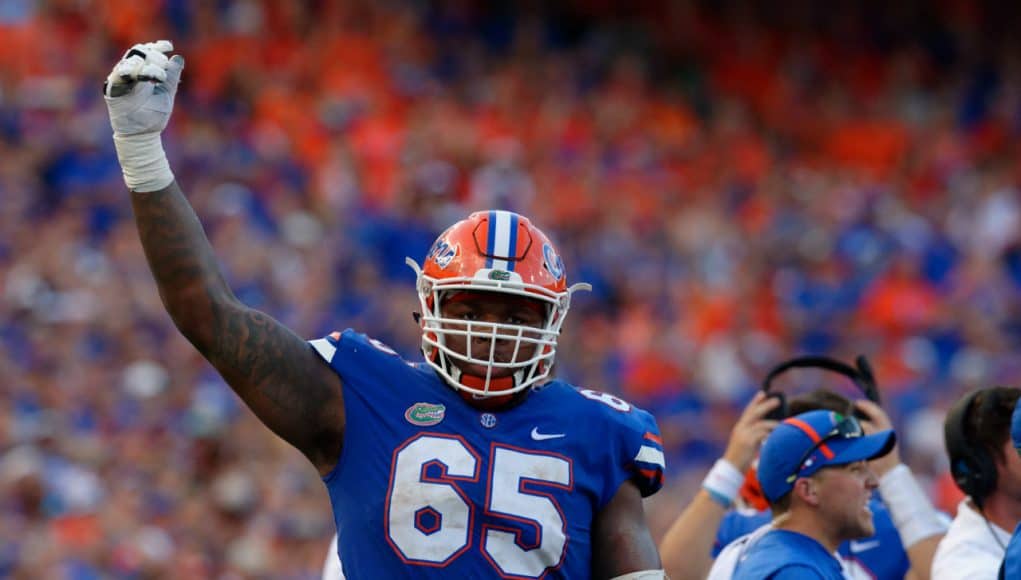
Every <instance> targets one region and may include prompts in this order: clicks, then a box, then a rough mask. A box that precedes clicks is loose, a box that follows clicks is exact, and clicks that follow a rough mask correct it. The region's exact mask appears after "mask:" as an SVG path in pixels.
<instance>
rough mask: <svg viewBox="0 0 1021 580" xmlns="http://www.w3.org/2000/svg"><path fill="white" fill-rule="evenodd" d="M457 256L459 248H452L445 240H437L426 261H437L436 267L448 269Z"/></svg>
mask: <svg viewBox="0 0 1021 580" xmlns="http://www.w3.org/2000/svg"><path fill="white" fill-rule="evenodd" d="M456 255H457V246H451V245H450V244H448V243H447V241H446V240H444V239H439V240H436V243H435V244H433V247H432V249H431V250H429V255H428V256H426V260H435V261H436V265H437V266H439V267H440V268H446V267H447V266H449V265H450V262H451V261H452V260H453V259H454V256H456Z"/></svg>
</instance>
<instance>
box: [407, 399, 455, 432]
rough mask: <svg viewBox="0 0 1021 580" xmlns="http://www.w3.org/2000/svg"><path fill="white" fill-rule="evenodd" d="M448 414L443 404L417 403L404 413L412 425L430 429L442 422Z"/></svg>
mask: <svg viewBox="0 0 1021 580" xmlns="http://www.w3.org/2000/svg"><path fill="white" fill-rule="evenodd" d="M446 412H447V408H446V407H445V406H443V405H442V404H438V403H437V404H434V403H415V404H414V405H412V406H410V407H408V410H407V411H405V412H404V418H405V419H407V420H408V423H411V424H412V425H418V426H419V427H428V426H430V425H435V424H437V423H439V422H440V421H442V420H443V416H444V415H445V414H446Z"/></svg>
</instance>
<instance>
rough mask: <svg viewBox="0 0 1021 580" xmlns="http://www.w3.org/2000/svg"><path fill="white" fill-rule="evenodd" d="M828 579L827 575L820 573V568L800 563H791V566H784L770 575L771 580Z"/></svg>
mask: <svg viewBox="0 0 1021 580" xmlns="http://www.w3.org/2000/svg"><path fill="white" fill-rule="evenodd" d="M816 578H817V579H818V580H826V577H825V576H823V575H822V574H820V573H819V571H818V570H816V569H815V568H812V567H811V566H801V565H799V564H791V565H790V566H784V567H783V568H780V569H779V570H777V571H776V572H774V573H772V574H770V575H769V579H770V580H806V579H807V580H813V579H816Z"/></svg>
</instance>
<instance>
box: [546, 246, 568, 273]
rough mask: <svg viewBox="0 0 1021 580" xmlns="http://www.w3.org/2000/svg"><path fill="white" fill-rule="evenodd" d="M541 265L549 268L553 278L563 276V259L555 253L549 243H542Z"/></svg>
mask: <svg viewBox="0 0 1021 580" xmlns="http://www.w3.org/2000/svg"><path fill="white" fill-rule="evenodd" d="M542 257H543V266H545V267H546V269H547V270H549V273H550V274H551V275H552V276H553V278H555V279H557V280H559V279H561V278H563V277H564V261H563V260H561V259H560V256H558V255H557V252H556V250H554V249H553V246H551V245H549V244H543V245H542Z"/></svg>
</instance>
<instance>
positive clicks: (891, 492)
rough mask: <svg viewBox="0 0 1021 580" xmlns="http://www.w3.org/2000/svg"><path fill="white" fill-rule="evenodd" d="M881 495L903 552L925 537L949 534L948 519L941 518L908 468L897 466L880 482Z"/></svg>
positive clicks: (901, 465) (902, 465)
mask: <svg viewBox="0 0 1021 580" xmlns="http://www.w3.org/2000/svg"><path fill="white" fill-rule="evenodd" d="M879 494H880V495H882V496H883V503H884V504H886V508H887V509H888V510H890V518H891V519H892V520H893V525H894V526H896V527H897V531H898V532H899V533H900V539H901V543H903V544H904V549H907V548H910V547H911V546H913V545H915V544H916V543H918V542H920V541H921V540H924V539H925V538H928V537H931V536H935V535H938V534H943V533H946V531H947V528H948V524H947V522H946V521H945V518H941V517H940V514H939V512H938V511H936V508H935V507H933V505H932V502H931V501H929V496H928V495H926V493H925V491H924V490H923V489H922V486H920V485H918V481H916V480H915V476H914V475H912V474H911V470H910V469H908V466H907V465H904V464H903V463H902V464H900V465H898V466H896V467H894V468H893V469H891V470H890V471H888V472H887V473H886V475H884V476H883V477H882V478H881V479H880V480H879Z"/></svg>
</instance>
